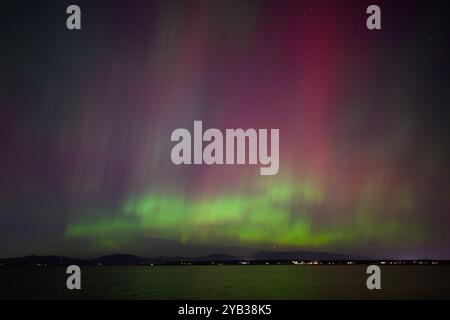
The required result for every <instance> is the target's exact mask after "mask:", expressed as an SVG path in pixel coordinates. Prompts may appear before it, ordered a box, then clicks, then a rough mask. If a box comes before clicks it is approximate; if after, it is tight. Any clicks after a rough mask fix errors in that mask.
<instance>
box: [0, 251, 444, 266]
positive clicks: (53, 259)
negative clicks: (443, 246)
mask: <svg viewBox="0 0 450 320" xmlns="http://www.w3.org/2000/svg"><path fill="white" fill-rule="evenodd" d="M371 264H377V265H381V266H383V265H417V266H425V265H450V260H442V259H414V260H403V259H384V260H383V259H370V258H360V257H352V256H346V255H342V254H329V253H311V252H300V251H297V252H257V253H254V254H251V255H247V256H242V257H234V256H230V255H224V254H211V255H207V256H203V257H154V258H143V257H139V256H134V255H128V254H115V255H108V256H102V257H98V258H94V259H75V258H68V257H64V256H35V255H31V256H26V257H18V258H7V259H0V267H2V266H37V267H41V266H43V267H45V266H69V265H79V266H196V265H199V266H202V265H203V266H204V265H218V266H221V265H270V266H272V265H296V266H316V265H321V266H323V265H340V266H342V265H371Z"/></svg>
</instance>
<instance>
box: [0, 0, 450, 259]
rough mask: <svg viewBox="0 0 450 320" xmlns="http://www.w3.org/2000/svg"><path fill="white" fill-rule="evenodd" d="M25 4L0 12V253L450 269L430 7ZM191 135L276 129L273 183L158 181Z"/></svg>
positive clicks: (446, 79)
mask: <svg viewBox="0 0 450 320" xmlns="http://www.w3.org/2000/svg"><path fill="white" fill-rule="evenodd" d="M44 2H45V4H39V5H38V4H36V3H33V2H32V1H17V2H14V4H13V3H12V2H11V3H4V4H3V3H2V4H1V8H0V9H1V10H0V12H1V13H0V15H1V23H2V24H1V25H0V29H1V31H0V32H1V34H2V38H3V39H4V40H3V44H2V52H1V59H0V79H1V80H0V83H1V85H0V146H1V150H2V152H1V157H0V177H1V179H0V203H1V204H0V256H16V255H22V254H31V253H35V254H63V253H67V254H74V255H81V256H93V255H96V254H98V253H115V252H127V253H133V254H141V255H146V256H156V255H195V254H197V253H200V252H213V251H212V250H214V251H215V252H230V253H232V252H233V250H239V248H257V249H258V248H282V249H294V248H295V249H305V250H315V251H330V252H345V253H351V254H359V255H364V256H374V257H398V258H418V257H422V258H429V257H433V258H450V247H449V245H448V244H449V243H450V233H449V227H450V197H449V195H450V183H449V181H450V175H449V170H448V164H449V140H448V137H449V136H450V132H449V131H450V126H449V120H450V114H449V109H450V87H449V85H450V59H449V57H450V45H449V43H450V42H449V41H448V40H449V34H448V31H447V29H448V22H447V21H446V20H448V18H447V15H448V12H449V11H448V10H447V11H446V9H447V8H448V7H449V6H448V4H444V3H442V4H441V3H438V2H436V3H427V2H426V1H386V2H385V1H376V2H377V3H378V4H379V5H380V6H381V9H382V26H383V27H382V30H378V31H370V30H367V29H366V27H365V19H366V17H367V15H366V14H365V8H366V7H367V5H369V4H371V2H367V1H345V2H344V1H300V0H299V1H287V0H286V1H256V0H255V1H250V0H248V1H216V0H213V1H172V0H170V1H133V3H126V2H123V3H121V4H120V3H119V2H118V1H98V0H96V1H73V2H74V3H77V4H78V5H79V6H80V7H81V10H82V17H83V18H82V23H83V26H82V30H79V31H68V30H66V29H65V24H64V23H65V18H66V15H65V7H66V6H67V5H68V4H70V3H69V2H67V1H58V2H57V1H44ZM196 120H201V121H203V124H204V126H205V127H208V128H219V129H220V130H225V129H226V128H243V129H246V128H279V129H280V163H279V172H278V174H276V175H273V176H261V175H260V174H259V167H255V166H249V165H231V166H226V165H221V166H214V165H212V166H206V165H190V166H176V165H174V164H173V163H172V161H171V159H170V153H171V149H172V147H173V143H172V142H171V141H170V136H171V132H172V131H173V130H174V129H176V128H186V127H191V126H192V123H193V122H194V121H196ZM199 248H200V249H199ZM202 248H205V249H202ZM202 250H203V251H202Z"/></svg>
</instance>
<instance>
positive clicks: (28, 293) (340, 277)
mask: <svg viewBox="0 0 450 320" xmlns="http://www.w3.org/2000/svg"><path fill="white" fill-rule="evenodd" d="M65 271H66V269H65V268H62V267H0V298H1V299H11V298H12V299H17V298H19V299H428V298H435V299H436V298H437V299H450V266H383V267H382V268H381V272H382V276H381V285H382V289H381V290H373V291H369V290H368V289H367V288H366V279H367V275H366V272H365V271H366V266H293V265H289V266H270V265H269V266H159V267H157V266H154V267H83V268H82V277H81V278H82V289H81V290H73V291H69V290H67V288H66V279H67V275H66V273H65Z"/></svg>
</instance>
